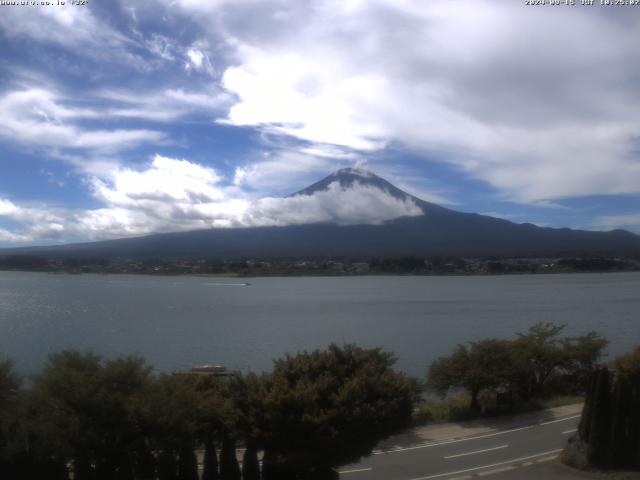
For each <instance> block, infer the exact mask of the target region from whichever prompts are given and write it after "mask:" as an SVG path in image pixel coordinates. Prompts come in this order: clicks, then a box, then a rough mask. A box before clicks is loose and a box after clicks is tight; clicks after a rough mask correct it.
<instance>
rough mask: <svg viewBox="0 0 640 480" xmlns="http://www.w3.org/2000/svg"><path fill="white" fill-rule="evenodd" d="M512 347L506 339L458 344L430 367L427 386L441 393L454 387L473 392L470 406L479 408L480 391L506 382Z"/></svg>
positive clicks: (474, 408)
mask: <svg viewBox="0 0 640 480" xmlns="http://www.w3.org/2000/svg"><path fill="white" fill-rule="evenodd" d="M510 361H511V347H510V344H509V343H508V342H507V341H505V340H495V339H490V340H482V341H479V342H470V343H469V346H466V345H458V347H457V348H456V350H455V351H454V352H453V354H452V355H450V356H448V357H441V358H439V359H437V360H436V361H435V362H433V363H432V364H431V366H430V367H429V373H428V380H427V388H429V389H430V390H432V391H434V392H437V393H439V394H441V395H446V394H447V393H448V392H449V391H450V390H451V389H455V388H463V389H465V390H466V391H468V392H469V394H470V396H471V403H470V405H469V409H470V410H472V411H478V410H479V409H480V405H479V402H478V396H479V394H480V391H481V390H483V389H487V388H497V387H499V386H500V385H502V384H504V383H505V382H506V378H507V377H508V372H507V369H508V367H509V364H510Z"/></svg>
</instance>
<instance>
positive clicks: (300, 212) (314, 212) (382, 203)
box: [242, 182, 423, 226]
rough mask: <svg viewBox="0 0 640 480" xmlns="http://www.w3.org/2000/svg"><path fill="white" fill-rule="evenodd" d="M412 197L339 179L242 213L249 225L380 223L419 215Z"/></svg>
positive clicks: (265, 202)
mask: <svg viewBox="0 0 640 480" xmlns="http://www.w3.org/2000/svg"><path fill="white" fill-rule="evenodd" d="M422 213H423V212H422V210H421V209H420V208H419V207H418V206H417V205H416V204H415V203H414V202H413V201H412V200H400V199H397V198H394V197H393V196H391V195H390V194H388V193H386V192H384V191H382V190H380V189H378V188H376V187H372V186H367V185H361V184H358V183H356V184H354V185H353V187H349V188H343V187H341V186H340V184H339V182H334V183H331V184H330V185H329V188H328V189H327V190H325V191H319V192H316V193H314V194H313V195H295V196H293V197H288V198H264V199H261V200H259V201H257V202H255V203H254V204H253V205H251V208H250V209H248V211H247V212H246V213H245V215H244V216H243V219H242V220H243V223H245V224H246V225H251V226H273V225H275V226H283V225H300V224H306V223H335V224H339V225H354V224H370V225H379V224H381V223H383V222H385V221H387V220H391V219H394V218H398V217H408V216H417V215H422Z"/></svg>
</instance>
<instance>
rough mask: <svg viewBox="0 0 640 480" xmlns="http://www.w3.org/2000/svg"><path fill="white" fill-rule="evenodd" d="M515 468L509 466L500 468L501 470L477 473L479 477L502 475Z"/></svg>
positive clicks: (495, 469)
mask: <svg viewBox="0 0 640 480" xmlns="http://www.w3.org/2000/svg"><path fill="white" fill-rule="evenodd" d="M516 468H517V467H514V466H513V465H510V466H508V467H502V468H494V469H493V470H487V471H486V472H480V473H478V476H479V477H484V476H485V475H495V474H496V473H502V472H508V471H510V470H515V469H516Z"/></svg>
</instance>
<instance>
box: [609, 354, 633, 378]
mask: <svg viewBox="0 0 640 480" xmlns="http://www.w3.org/2000/svg"><path fill="white" fill-rule="evenodd" d="M611 367H612V368H613V370H614V371H615V372H616V376H617V377H621V378H624V379H626V380H635V379H640V347H636V348H635V349H634V350H633V351H632V352H630V353H627V354H625V355H620V356H619V357H617V358H616V359H615V360H614V361H613V362H612V363H611Z"/></svg>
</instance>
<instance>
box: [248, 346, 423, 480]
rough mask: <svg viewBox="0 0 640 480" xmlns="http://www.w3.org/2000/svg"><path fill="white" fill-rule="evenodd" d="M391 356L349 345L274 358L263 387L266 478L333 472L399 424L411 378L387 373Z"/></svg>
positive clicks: (407, 407)
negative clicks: (273, 364)
mask: <svg viewBox="0 0 640 480" xmlns="http://www.w3.org/2000/svg"><path fill="white" fill-rule="evenodd" d="M394 362H395V359H394V357H393V356H392V355H391V354H389V353H386V352H383V351H381V350H380V349H370V350H366V349H362V348H359V347H356V346H354V345H345V346H344V347H339V346H337V345H331V346H330V347H329V348H328V349H327V350H323V351H320V350H316V351H314V352H311V353H307V352H305V353H301V354H298V355H295V356H286V357H285V358H284V359H280V360H277V361H276V362H275V366H274V369H273V373H272V374H270V375H268V376H266V377H265V378H264V387H263V388H264V390H263V393H264V409H265V411H264V418H263V419H262V421H261V422H260V431H261V436H260V437H261V438H260V441H261V444H262V445H263V446H264V448H265V463H266V465H265V467H266V468H267V469H268V471H267V472H264V476H265V478H267V477H272V476H273V477H274V478H278V479H279V480H286V479H288V478H300V479H303V478H318V479H321V478H322V479H324V478H335V475H336V474H335V472H334V471H333V470H332V469H333V468H335V467H337V466H339V465H343V464H345V463H349V462H353V461H356V460H358V459H359V458H360V457H362V456H364V455H368V454H370V453H371V451H372V449H373V448H374V446H375V445H376V444H377V443H378V442H379V441H380V440H382V439H384V438H386V437H388V436H389V435H391V434H392V433H395V432H397V431H398V430H400V429H402V428H404V427H406V426H407V425H408V424H409V422H410V419H411V414H412V411H413V406H414V402H415V400H416V398H417V394H418V388H417V382H415V381H414V380H411V379H409V378H408V377H406V376H405V375H404V374H400V373H397V372H395V371H393V370H392V366H393V364H394ZM267 465H268V467H267ZM275 475H277V476H275Z"/></svg>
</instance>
